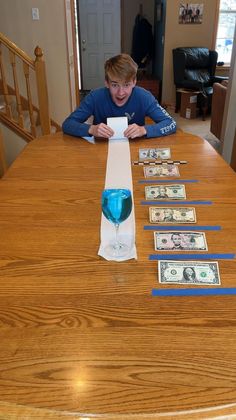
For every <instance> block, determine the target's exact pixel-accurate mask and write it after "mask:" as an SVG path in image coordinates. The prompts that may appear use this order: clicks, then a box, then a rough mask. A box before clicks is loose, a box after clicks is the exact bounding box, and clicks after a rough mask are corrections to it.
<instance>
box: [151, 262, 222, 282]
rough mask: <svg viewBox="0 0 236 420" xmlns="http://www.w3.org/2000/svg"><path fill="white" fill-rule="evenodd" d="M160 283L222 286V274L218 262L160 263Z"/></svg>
mask: <svg viewBox="0 0 236 420" xmlns="http://www.w3.org/2000/svg"><path fill="white" fill-rule="evenodd" d="M158 279H159V282H160V283H176V284H199V285H218V284H220V273H219V268H218V263H217V262H216V261H204V262H202V261H165V260H163V261H158Z"/></svg>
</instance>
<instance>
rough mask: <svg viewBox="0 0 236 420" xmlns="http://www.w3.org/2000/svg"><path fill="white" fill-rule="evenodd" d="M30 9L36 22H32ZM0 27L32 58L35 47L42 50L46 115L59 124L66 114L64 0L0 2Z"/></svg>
mask: <svg viewBox="0 0 236 420" xmlns="http://www.w3.org/2000/svg"><path fill="white" fill-rule="evenodd" d="M32 7H37V8H38V9H39V16H40V20H39V21H33V20H32V15H31V8H32ZM0 28H1V29H0V30H1V32H3V33H4V34H5V35H6V36H7V37H8V38H9V39H10V40H11V41H13V42H14V43H15V44H16V45H18V46H19V47H20V48H22V49H23V50H24V51H25V52H26V53H27V54H28V55H30V56H31V57H32V58H33V57H34V48H35V47H36V46H37V45H39V46H40V47H41V48H42V49H43V52H44V59H45V62H46V71H47V80H48V90H49V101H50V112H51V116H52V118H53V119H55V120H56V121H57V122H58V123H59V124H61V123H62V121H63V120H64V118H65V117H66V116H67V115H68V113H69V112H70V94H69V74H68V64H67V44H66V42H67V41H66V22H65V4H64V0H47V1H45V0H23V1H22V0H17V1H16V0H0Z"/></svg>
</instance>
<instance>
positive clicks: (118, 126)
mask: <svg viewBox="0 0 236 420" xmlns="http://www.w3.org/2000/svg"><path fill="white" fill-rule="evenodd" d="M107 125H108V126H109V127H111V128H112V130H113V131H114V133H115V134H114V135H113V136H112V137H110V140H120V139H125V138H126V137H124V131H125V130H126V128H128V118H127V117H111V118H107Z"/></svg>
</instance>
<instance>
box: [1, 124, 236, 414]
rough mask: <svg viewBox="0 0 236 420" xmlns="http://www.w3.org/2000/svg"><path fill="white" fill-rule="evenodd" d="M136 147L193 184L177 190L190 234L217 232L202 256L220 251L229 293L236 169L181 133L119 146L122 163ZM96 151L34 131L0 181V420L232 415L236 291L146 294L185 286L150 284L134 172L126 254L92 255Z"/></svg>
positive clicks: (100, 169) (139, 176)
mask: <svg viewBox="0 0 236 420" xmlns="http://www.w3.org/2000/svg"><path fill="white" fill-rule="evenodd" d="M148 147H164V148H165V147H169V148H170V151H171V158H172V159H173V160H176V161H178V160H186V162H187V163H185V164H180V165H179V166H178V167H179V171H180V177H179V179H177V180H176V182H181V180H183V182H184V180H185V181H186V180H195V181H196V182H186V183H185V188H186V195H187V200H193V201H196V202H199V204H198V203H197V204H195V205H194V207H195V210H196V215H197V223H196V225H197V226H198V225H199V226H211V227H212V226H213V227H214V226H218V230H209V231H206V232H205V234H206V239H207V243H208V251H207V252H208V253H209V255H212V254H218V255H223V256H224V255H226V257H225V258H224V257H222V258H219V260H217V261H218V264H219V272H220V278H221V285H220V286H219V288H225V289H227V288H234V287H236V260H235V258H234V253H235V252H236V175H235V173H234V171H233V170H232V169H231V168H230V166H229V165H228V164H227V163H226V162H225V161H224V160H223V158H222V157H221V156H220V155H219V154H218V153H217V152H216V151H215V150H214V149H213V148H212V147H211V145H209V143H207V142H206V141H205V140H203V139H201V138H199V137H197V136H194V135H191V134H188V133H184V132H181V131H178V132H177V133H176V134H174V135H171V136H166V137H162V138H156V139H136V140H132V141H130V151H131V161H132V162H133V161H137V160H138V159H139V149H140V148H148ZM107 150H108V145H107V141H106V140H97V141H96V143H95V144H90V143H88V142H87V141H85V140H84V139H80V138H75V137H70V136H66V135H63V134H62V133H56V134H51V135H47V136H43V137H41V138H38V139H36V140H34V141H32V142H31V143H29V144H28V145H27V146H26V147H25V149H24V150H23V152H21V154H20V155H19V156H18V158H17V159H16V160H15V162H14V163H13V164H12V166H11V167H10V168H9V169H8V171H7V173H6V174H5V176H4V177H3V178H2V179H1V180H0V232H1V241H0V418H1V419H4V420H8V419H11V420H12V419H24V420H25V419H35V418H37V419H61V418H63V419H64V418H66V419H67V418H68V419H71V418H73V419H87V420H88V419H90V420H91V419H96V420H97V419H106V420H123V419H125V420H126V419H127V420H128V419H131V420H138V419H142V420H143V419H145V420H146V419H147V420H148V419H165V418H167V419H205V418H208V419H209V418H211V419H213V418H216V417H217V418H218V417H219V416H227V417H224V418H227V419H230V418H235V417H234V416H236V295H235V294H227V293H226V294H224V295H212V296H208V295H204V294H203V295H201V296H197V295H190V296H153V294H152V290H153V289H157V290H163V289H170V288H171V289H173V288H175V289H186V288H189V287H190V286H189V285H169V284H160V283H159V282H158V276H157V274H158V268H157V260H155V259H154V260H150V258H149V257H150V255H153V254H154V255H158V252H157V251H155V250H154V239H153V231H151V230H145V229H144V227H145V226H150V223H149V216H148V206H147V205H143V204H142V201H143V200H145V196H144V187H145V183H143V182H140V181H145V178H144V173H143V166H142V165H132V177H133V193H134V206H135V223H136V247H137V259H132V260H128V261H125V262H116V261H107V260H105V259H103V258H102V257H100V256H98V248H99V244H100V225H101V194H102V191H103V188H104V181H105V173H106V161H107ZM153 184H154V185H155V184H158V179H155V180H154V181H153ZM204 201H209V202H210V204H209V203H208V204H205V205H204V204H203V203H201V202H204ZM183 230H184V226H183ZM187 254H188V252H186V255H187ZM229 254H230V255H231V257H229V258H228V257H227V255H229ZM174 255H175V253H173V259H174ZM164 256H165V252H164V253H163V259H164ZM209 259H210V257H209ZM191 287H192V288H194V289H198V288H199V286H198V285H195V286H193V285H191ZM205 288H206V289H207V288H211V286H205ZM231 416H232V417H231Z"/></svg>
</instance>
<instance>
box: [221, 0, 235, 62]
mask: <svg viewBox="0 0 236 420" xmlns="http://www.w3.org/2000/svg"><path fill="white" fill-rule="evenodd" d="M235 21H236V0H220V9H219V20H218V28H217V36H216V51H217V52H218V62H219V61H223V62H224V63H225V64H227V63H228V64H229V63H230V60H231V53H232V46H233V39H234V28H235Z"/></svg>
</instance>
